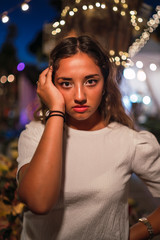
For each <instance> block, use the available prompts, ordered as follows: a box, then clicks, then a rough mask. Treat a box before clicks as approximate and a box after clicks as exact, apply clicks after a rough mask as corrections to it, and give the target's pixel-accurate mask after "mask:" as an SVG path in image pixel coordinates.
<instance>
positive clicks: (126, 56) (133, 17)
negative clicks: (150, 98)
mask: <svg viewBox="0 0 160 240" xmlns="http://www.w3.org/2000/svg"><path fill="white" fill-rule="evenodd" d="M83 2H84V1H83ZM113 2H114V4H113V6H112V10H113V11H114V12H117V13H120V14H121V16H122V17H125V16H126V14H127V13H128V4H127V3H126V1H125V0H113ZM80 3H82V0H75V6H74V7H71V6H65V7H64V9H63V10H62V12H61V19H60V21H56V22H54V23H53V30H52V32H51V34H52V35H54V36H55V35H57V34H59V33H60V32H61V31H62V30H63V27H64V26H65V24H66V21H65V18H66V17H67V16H70V17H73V16H74V15H75V14H77V13H78V11H80V10H82V11H91V10H93V9H102V10H106V9H107V4H106V3H105V2H98V1H97V2H95V3H94V4H80ZM155 10H156V13H155V14H153V16H152V17H151V18H150V19H149V21H148V22H147V27H146V28H145V29H144V30H143V32H142V34H141V36H140V38H137V39H136V40H135V41H134V42H133V44H132V45H131V46H130V47H129V51H128V52H123V51H119V54H118V56H116V55H115V51H114V50H112V49H111V50H110V51H109V54H110V57H111V60H112V61H113V62H115V64H116V65H117V66H118V65H121V64H122V65H123V66H125V67H126V66H128V65H129V63H130V58H131V57H133V56H134V55H135V54H136V53H137V52H139V51H140V49H141V48H143V47H144V45H145V44H146V43H147V41H148V40H149V38H150V34H151V33H152V32H153V31H154V30H155V29H156V28H157V27H158V25H159V24H160V5H158V6H157V7H156V9H155ZM129 14H130V22H131V24H132V26H133V28H134V30H135V31H140V30H141V27H140V24H141V23H142V22H143V18H141V17H138V15H137V11H136V10H134V9H133V10H130V12H129Z"/></svg>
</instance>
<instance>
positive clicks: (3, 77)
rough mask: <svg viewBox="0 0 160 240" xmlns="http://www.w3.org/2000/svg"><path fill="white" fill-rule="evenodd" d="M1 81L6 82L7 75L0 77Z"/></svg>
mask: <svg viewBox="0 0 160 240" xmlns="http://www.w3.org/2000/svg"><path fill="white" fill-rule="evenodd" d="M0 81H1V83H6V82H7V77H6V76H5V75H3V76H2V77H1V79H0Z"/></svg>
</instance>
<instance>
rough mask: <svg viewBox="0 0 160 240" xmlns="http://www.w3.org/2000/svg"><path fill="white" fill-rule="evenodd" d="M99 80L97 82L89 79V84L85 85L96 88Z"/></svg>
mask: <svg viewBox="0 0 160 240" xmlns="http://www.w3.org/2000/svg"><path fill="white" fill-rule="evenodd" d="M97 82H98V81H97V80H95V79H89V80H87V82H86V83H85V85H87V86H95V85H96V84H97Z"/></svg>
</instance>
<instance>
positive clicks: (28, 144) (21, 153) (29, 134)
mask: <svg viewBox="0 0 160 240" xmlns="http://www.w3.org/2000/svg"><path fill="white" fill-rule="evenodd" d="M43 130H44V126H43V125H42V124H41V123H40V122H36V121H33V122H30V123H29V124H27V125H26V128H25V130H24V131H22V133H21V134H20V137H19V141H18V158H17V162H18V169H17V174H18V171H19V170H20V168H21V167H22V166H23V165H25V164H27V163H29V162H30V161H31V159H32V157H33V155H34V153H35V150H36V148H37V146H38V143H39V141H40V139H41V136H42V133H43Z"/></svg>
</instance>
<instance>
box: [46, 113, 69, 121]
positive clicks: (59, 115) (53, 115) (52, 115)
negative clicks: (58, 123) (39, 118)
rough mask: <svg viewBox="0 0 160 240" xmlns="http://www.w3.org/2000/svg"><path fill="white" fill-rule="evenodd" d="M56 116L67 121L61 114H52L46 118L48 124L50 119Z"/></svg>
mask: <svg viewBox="0 0 160 240" xmlns="http://www.w3.org/2000/svg"><path fill="white" fill-rule="evenodd" d="M55 116H58V117H62V118H63V119H64V121H65V117H64V115H61V114H51V115H49V116H48V117H46V122H47V120H48V119H49V118H50V117H55Z"/></svg>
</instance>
